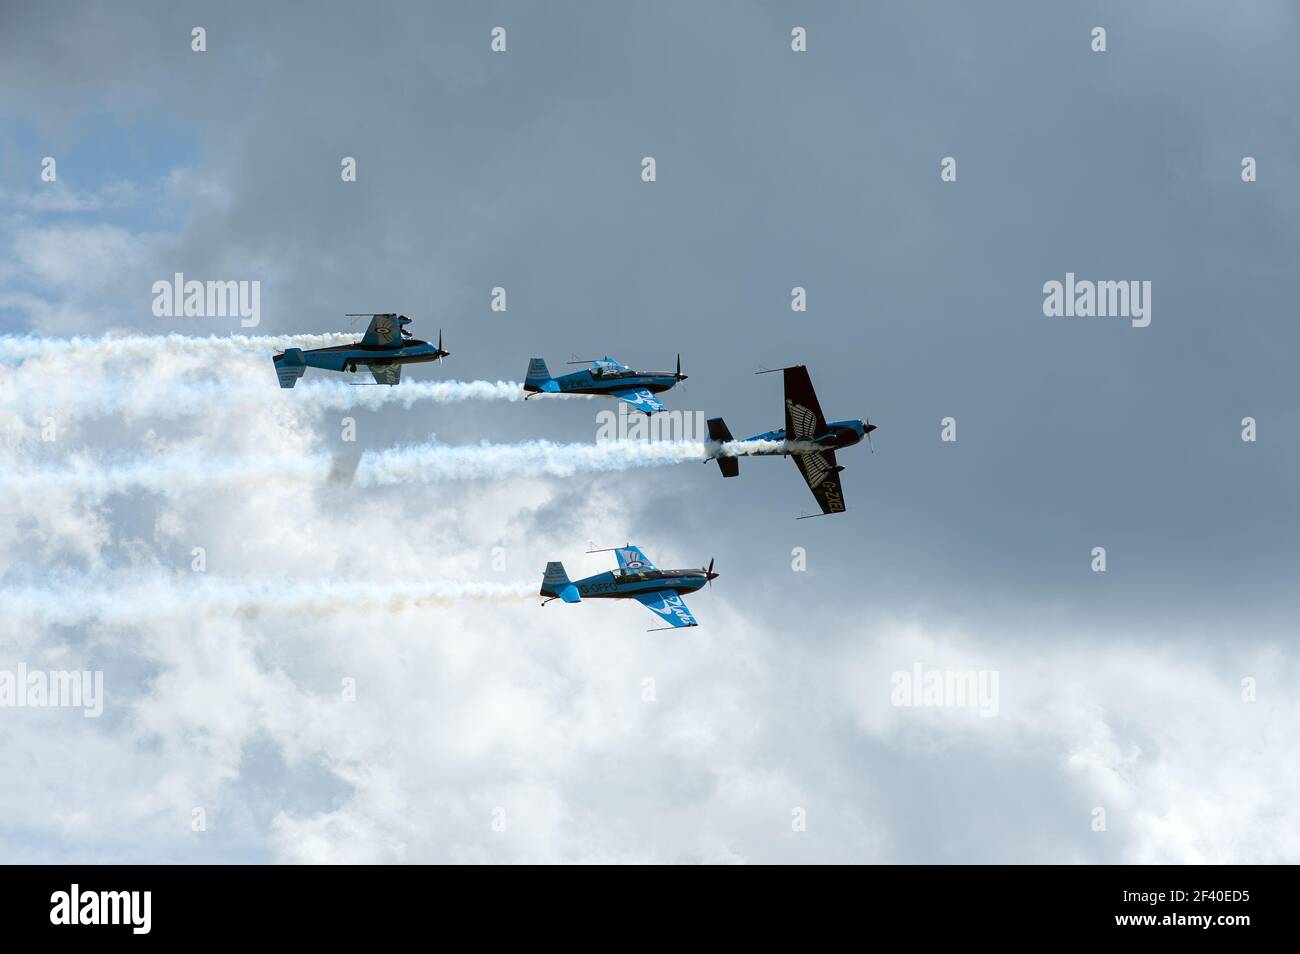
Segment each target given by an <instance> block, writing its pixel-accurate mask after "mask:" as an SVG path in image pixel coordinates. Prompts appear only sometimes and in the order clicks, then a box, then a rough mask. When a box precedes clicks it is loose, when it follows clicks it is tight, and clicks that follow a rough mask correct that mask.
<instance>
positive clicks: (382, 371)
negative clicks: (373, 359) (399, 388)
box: [366, 364, 402, 384]
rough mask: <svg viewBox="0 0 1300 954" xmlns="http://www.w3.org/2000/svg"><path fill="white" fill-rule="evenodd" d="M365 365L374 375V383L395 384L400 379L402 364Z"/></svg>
mask: <svg viewBox="0 0 1300 954" xmlns="http://www.w3.org/2000/svg"><path fill="white" fill-rule="evenodd" d="M366 367H368V368H369V369H370V373H371V374H373V375H374V376H375V383H376V384H397V383H398V382H400V381H401V380H402V366H401V365H400V364H370V365H366Z"/></svg>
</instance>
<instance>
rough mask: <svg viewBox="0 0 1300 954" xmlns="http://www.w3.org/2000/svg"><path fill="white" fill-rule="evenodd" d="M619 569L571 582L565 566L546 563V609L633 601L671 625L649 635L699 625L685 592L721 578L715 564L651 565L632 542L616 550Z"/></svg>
mask: <svg viewBox="0 0 1300 954" xmlns="http://www.w3.org/2000/svg"><path fill="white" fill-rule="evenodd" d="M587 552H588V553H608V552H609V551H608V550H589V551H587ZM614 553H616V554H617V555H618V569H617V570H614V571H613V572H611V573H597V574H596V575H595V576H589V577H587V578H586V579H584V580H576V581H574V580H570V579H569V575H568V574H567V573H565V572H564V564H563V563H548V564H546V572H545V573H544V574H543V575H542V592H541V595H542V596H545V597H547V599H545V600H543V601H542V605H543V606H545V605H546V604H547V603H549V602H551V600H564V602H566V603H579V602H581V601H582V599H583V597H586V598H587V599H614V600H622V599H633V600H636V601H637V602H639V603H640V604H641V605H642V606H644V607H645V608H646V609H648V610H650V611H651V612H653V613H655V614H657V615H658V616H659V617H660V618H661V619H663V620H665V621H667V622H668V624H669V625H668V626H658V627H655V628H654V629H651V630H647V632H651V633H654V632H658V631H660V630H665V629H678V628H682V627H687V626H698V625H699V623H697V622H696V621H695V617H694V616H692V615H691V611H690V610H689V609H687V608H686V603H685V602H684V601H683V600H682V594H683V593H694V592H695V591H696V590H698V589H699V588H700V587H702V586H703V585H704V584H705V583H708V584H710V585H712V583H713V581H714V580H716V579H717V578H718V574H716V573H714V572H713V561H712V560H710V561H709V565H708V566H707V567H705V568H703V569H699V570H660V569H658V568H657V567H656V566H655V565H654V564H653V563H651V562H650V561H649V560H648V559H647V558H646V555H645V554H644V553H642V552H641V549H640V548H639V547H634V546H632V545H631V544H630V543H629V544H628V545H627V546H625V547H616V548H615V549H614Z"/></svg>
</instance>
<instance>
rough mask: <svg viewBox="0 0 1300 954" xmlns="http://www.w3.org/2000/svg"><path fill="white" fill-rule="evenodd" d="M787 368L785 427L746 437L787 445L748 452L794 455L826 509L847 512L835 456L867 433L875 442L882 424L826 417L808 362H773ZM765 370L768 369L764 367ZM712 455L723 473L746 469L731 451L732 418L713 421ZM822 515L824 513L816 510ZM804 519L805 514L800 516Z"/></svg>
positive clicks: (710, 424) (730, 474) (825, 511)
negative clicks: (875, 433) (728, 445)
mask: <svg viewBox="0 0 1300 954" xmlns="http://www.w3.org/2000/svg"><path fill="white" fill-rule="evenodd" d="M772 370H773V371H782V372H784V374H785V427H783V428H780V429H779V430H775V431H768V432H767V433H765V434H755V435H754V436H753V437H749V438H746V441H771V442H774V443H779V444H780V445H781V446H780V447H778V448H773V449H772V450H759V451H753V452H751V453H746V454H745V455H744V456H746V457H749V456H780V457H793V458H794V462H795V465H796V466H797V467H798V468H799V473H800V474H802V475H803V479H804V480H805V481H806V482H807V484H808V489H809V490H811V491H812V492H813V496H814V497H816V498H817V503H818V504H820V505H821V508H822V515H825V514H828V513H843V512H844V509H845V508H844V488H843V487H842V486H841V485H840V473H841V472H843V470H844V467H843V465H841V464H840V463H838V462H837V461H836V460H835V452H836V451H837V450H840V449H842V448H845V447H852V446H853V445H854V444H857V443H858V442H859V441H861V440H862V439H863V438H866V440H867V446H868V447H870V445H871V432H872V431H874V430H875V429H876V425H874V424H871V423H869V422H867V421H865V420H863V421H856V420H855V421H832V422H830V423H829V424H828V423H827V422H826V416H825V415H824V414H822V409H821V405H820V404H818V403H817V392H816V391H814V390H813V386H812V379H811V378H809V377H808V369H807V368H805V367H804V366H803V365H801V364H799V365H795V366H794V367H792V368H773V369H772ZM758 373H759V374H768V373H770V372H768V371H760V372H758ZM708 428H709V443H708V446H709V457H710V458H711V459H713V460H716V461H717V462H718V469H719V470H721V471H722V476H723V477H737V476H739V475H740V458H739V457H735V456H727V455H726V449H725V447H724V445H725V444H726V443H727V442H730V441H732V440H734V438H732V436H731V431H730V430H728V428H727V424H726V422H725V421H724V420H723V419H722V418H720V417H715V418H712V419H710V420H709V421H708ZM812 516H818V514H812ZM799 519H801V520H802V519H804V518H803V517H800V518H799Z"/></svg>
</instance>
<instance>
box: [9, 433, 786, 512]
mask: <svg viewBox="0 0 1300 954" xmlns="http://www.w3.org/2000/svg"><path fill="white" fill-rule="evenodd" d="M791 446H793V445H787V444H785V443H782V442H780V441H731V442H729V443H727V444H723V445H721V447H720V453H722V454H723V455H724V456H728V457H744V456H749V455H754V454H773V453H780V452H782V450H784V449H787V448H789V447H791ZM707 450H708V447H707V445H705V444H704V443H703V442H701V441H607V442H602V443H596V444H559V443H554V442H552V441H544V440H535V441H525V442H523V443H520V444H489V443H487V442H484V443H482V444H474V445H468V446H448V445H445V444H437V443H431V444H418V445H414V446H410V447H395V448H391V449H389V450H383V451H366V452H365V453H364V454H362V455H361V456H360V458H359V459H358V460H357V462H356V467H355V472H354V473H353V474H352V483H353V485H354V486H358V487H377V486H388V485H391V484H401V483H408V482H417V483H425V484H437V483H447V482H455V481H466V480H507V479H512V478H518V477H572V476H574V475H576V474H584V473H585V474H591V473H608V472H611V471H621V470H630V469H634V468H641V467H662V466H666V465H669V464H680V463H683V462H686V461H701V460H705V459H707ZM340 466H341V462H340V460H339V459H337V458H331V457H329V456H328V455H325V454H309V455H301V456H285V455H265V456H262V457H237V458H236V457H227V458H219V457H215V456H213V455H210V454H201V453H198V452H195V451H182V452H177V453H171V454H164V455H159V456H155V457H135V458H132V459H128V460H125V461H113V460H104V459H102V458H99V459H97V458H95V457H94V456H92V455H88V454H78V455H75V456H74V457H73V458H72V463H71V464H70V465H68V466H66V467H61V468H30V469H12V470H9V471H7V472H5V473H3V474H0V492H4V493H20V494H26V493H40V492H48V491H56V490H69V491H74V492H77V493H81V494H85V495H87V496H90V497H93V498H96V499H102V498H103V497H106V496H108V495H110V494H115V493H127V492H129V491H132V490H143V491H149V492H155V493H168V492H177V491H189V490H195V489H205V488H213V487H222V486H229V485H232V484H240V483H247V482H256V481H264V480H275V479H284V480H293V481H300V482H313V483H319V482H323V481H324V480H326V479H327V477H329V476H330V475H331V474H333V475H334V479H336V480H337V479H338V475H339V473H340ZM343 469H345V470H346V469H347V468H346V467H344V468H343Z"/></svg>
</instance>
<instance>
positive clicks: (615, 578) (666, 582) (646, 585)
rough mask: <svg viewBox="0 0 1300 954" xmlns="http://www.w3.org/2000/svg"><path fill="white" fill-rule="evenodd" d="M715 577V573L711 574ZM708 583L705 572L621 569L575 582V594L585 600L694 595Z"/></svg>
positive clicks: (707, 576)
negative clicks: (660, 593) (651, 594)
mask: <svg viewBox="0 0 1300 954" xmlns="http://www.w3.org/2000/svg"><path fill="white" fill-rule="evenodd" d="M715 575H716V574H715ZM708 581H709V575H708V572H707V571H705V570H658V569H656V570H622V571H618V572H614V573H597V574H596V575H595V576H589V577H587V578H586V579H583V580H575V581H574V582H573V585H574V586H575V587H577V588H578V595H579V596H581V597H582V598H583V599H584V600H587V599H630V598H633V597H636V596H639V595H641V594H642V593H658V592H661V591H663V590H671V591H672V592H674V593H694V592H695V591H696V590H698V589H699V588H700V587H702V586H703V585H704V584H705V583H707V582H708Z"/></svg>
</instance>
